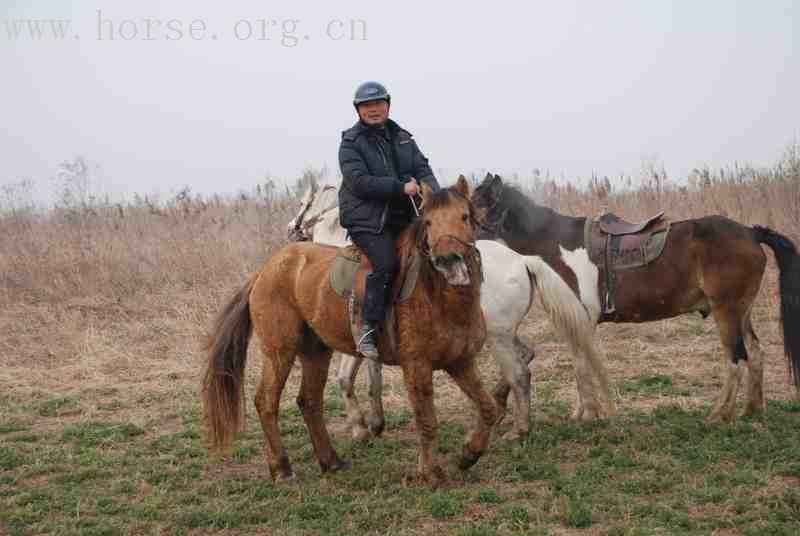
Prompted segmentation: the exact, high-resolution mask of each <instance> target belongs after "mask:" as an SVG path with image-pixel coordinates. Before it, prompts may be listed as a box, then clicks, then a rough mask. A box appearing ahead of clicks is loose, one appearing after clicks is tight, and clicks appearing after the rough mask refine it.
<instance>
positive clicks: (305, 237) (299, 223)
mask: <svg viewBox="0 0 800 536" xmlns="http://www.w3.org/2000/svg"><path fill="white" fill-rule="evenodd" d="M335 189H336V187H335V186H331V185H330V184H326V185H325V186H323V187H322V190H320V191H321V192H324V191H326V190H335ZM316 196H317V192H314V193H313V194H312V195H311V200H310V201H309V202H308V203H306V206H305V207H304V208H303V210H302V212H300V214H299V215H298V216H297V219H296V220H295V222H296V223H295V224H294V232H295V233H296V236H297V237H298V238H297V241H298V242H307V241H310V240H313V239H314V234H313V233H310V234H309V232H308V231H309V230H310V229H313V228H314V226H315V225H317V224H318V223H319V222H321V221H322V219H323V218H324V217H325V215H326V214H327V213H328V212H330V211H332V210H338V209H339V207H338V206H333V207H330V208H327V209H325V210H323V211H322V212H320V213H319V214H317V215H316V216H314V217H313V218H310V219H309V220H308V221H303V218H304V217H305V215H306V212H308V209H310V208H311V205H313V204H314V201H315V200H316Z"/></svg>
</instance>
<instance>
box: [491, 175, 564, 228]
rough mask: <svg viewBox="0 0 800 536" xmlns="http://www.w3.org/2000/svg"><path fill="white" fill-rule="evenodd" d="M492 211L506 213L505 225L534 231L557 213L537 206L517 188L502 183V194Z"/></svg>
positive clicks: (548, 208)
mask: <svg viewBox="0 0 800 536" xmlns="http://www.w3.org/2000/svg"><path fill="white" fill-rule="evenodd" d="M494 211H496V212H499V213H504V212H505V213H506V214H507V216H506V223H507V224H510V225H513V226H515V227H517V228H519V229H523V230H529V231H532V230H535V229H538V228H539V227H540V226H541V222H542V221H547V220H549V219H550V218H552V217H553V216H555V215H557V214H558V213H557V212H556V211H555V210H553V209H552V208H550V207H545V206H543V205H539V204H537V203H536V202H535V201H534V200H533V199H531V198H530V197H528V196H527V195H525V194H524V193H523V192H522V190H520V189H519V188H518V187H517V186H514V185H511V184H507V183H505V182H504V183H503V192H502V194H501V195H500V199H499V200H498V202H497V205H495V208H494Z"/></svg>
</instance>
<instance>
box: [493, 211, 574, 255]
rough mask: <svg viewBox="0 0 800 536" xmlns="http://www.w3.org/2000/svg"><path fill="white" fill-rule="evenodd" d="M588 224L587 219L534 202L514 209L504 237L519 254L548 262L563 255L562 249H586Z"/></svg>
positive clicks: (503, 234)
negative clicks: (586, 223)
mask: <svg viewBox="0 0 800 536" xmlns="http://www.w3.org/2000/svg"><path fill="white" fill-rule="evenodd" d="M585 222H586V218H583V217H577V218H576V217H573V216H566V215H564V214H559V213H558V212H556V211H555V210H552V209H550V208H547V207H542V206H539V205H536V204H535V203H533V202H531V203H530V204H528V205H527V206H525V205H518V206H516V207H514V209H513V211H512V213H510V214H509V215H508V217H507V226H506V227H505V228H504V229H503V233H502V235H501V238H502V239H503V240H504V241H505V242H506V243H507V244H508V246H509V247H510V248H511V249H513V250H515V251H518V252H520V253H523V254H526V255H540V256H542V257H544V258H545V260H548V258H549V257H551V256H558V255H560V248H564V249H567V250H569V251H574V250H575V249H577V248H580V247H584V224H585Z"/></svg>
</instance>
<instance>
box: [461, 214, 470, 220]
mask: <svg viewBox="0 0 800 536" xmlns="http://www.w3.org/2000/svg"><path fill="white" fill-rule="evenodd" d="M461 219H462V220H464V221H468V220H469V214H464V215H463V216H461Z"/></svg>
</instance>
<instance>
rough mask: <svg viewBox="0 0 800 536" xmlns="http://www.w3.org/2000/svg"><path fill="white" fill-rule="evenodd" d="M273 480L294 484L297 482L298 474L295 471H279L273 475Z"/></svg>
mask: <svg viewBox="0 0 800 536" xmlns="http://www.w3.org/2000/svg"><path fill="white" fill-rule="evenodd" d="M272 481H273V482H275V483H276V484H278V483H281V482H282V483H284V484H292V483H294V482H297V475H296V474H294V473H293V472H289V473H283V472H278V473H276V474H274V475H272Z"/></svg>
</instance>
